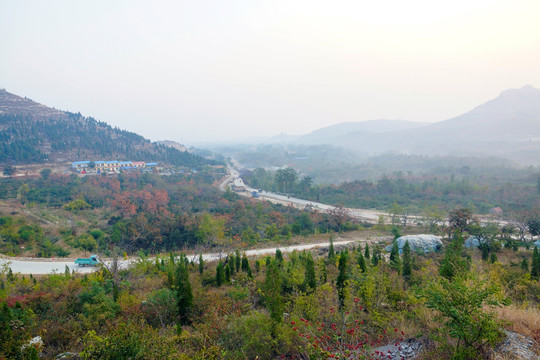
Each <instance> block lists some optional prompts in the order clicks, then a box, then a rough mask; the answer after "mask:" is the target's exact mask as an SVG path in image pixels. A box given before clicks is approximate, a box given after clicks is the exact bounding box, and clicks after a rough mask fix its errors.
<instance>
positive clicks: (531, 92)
mask: <svg viewBox="0 0 540 360" xmlns="http://www.w3.org/2000/svg"><path fill="white" fill-rule="evenodd" d="M516 96H517V97H537V98H540V89H537V88H535V87H534V86H532V85H530V84H527V85H525V86H522V87H521V88H519V89H508V90H504V91H502V92H501V93H500V94H499V97H516Z"/></svg>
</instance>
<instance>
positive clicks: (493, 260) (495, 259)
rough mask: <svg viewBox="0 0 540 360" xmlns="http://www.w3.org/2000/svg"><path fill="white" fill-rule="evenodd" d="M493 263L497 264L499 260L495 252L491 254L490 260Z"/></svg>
mask: <svg viewBox="0 0 540 360" xmlns="http://www.w3.org/2000/svg"><path fill="white" fill-rule="evenodd" d="M489 261H490V262H491V263H492V264H495V263H496V262H497V255H495V253H492V254H491V258H490V260H489Z"/></svg>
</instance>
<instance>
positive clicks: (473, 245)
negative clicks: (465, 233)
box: [465, 236, 480, 248]
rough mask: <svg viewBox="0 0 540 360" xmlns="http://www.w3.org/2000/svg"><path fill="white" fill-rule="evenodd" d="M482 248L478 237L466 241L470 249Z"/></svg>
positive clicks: (470, 237)
mask: <svg viewBox="0 0 540 360" xmlns="http://www.w3.org/2000/svg"><path fill="white" fill-rule="evenodd" d="M479 246H480V240H478V238H477V237H476V236H469V238H468V239H467V240H465V247H468V248H477V247H479Z"/></svg>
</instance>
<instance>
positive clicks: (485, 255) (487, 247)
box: [480, 244, 489, 261]
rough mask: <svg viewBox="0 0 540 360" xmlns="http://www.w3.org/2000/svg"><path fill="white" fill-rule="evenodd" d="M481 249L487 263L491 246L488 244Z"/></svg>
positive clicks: (481, 246) (483, 258)
mask: <svg viewBox="0 0 540 360" xmlns="http://www.w3.org/2000/svg"><path fill="white" fill-rule="evenodd" d="M480 249H481V250H482V260H484V261H487V259H488V258H489V246H488V245H487V244H482V245H480Z"/></svg>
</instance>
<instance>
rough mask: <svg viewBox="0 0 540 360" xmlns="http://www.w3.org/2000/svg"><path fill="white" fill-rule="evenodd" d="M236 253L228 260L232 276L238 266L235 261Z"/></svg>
mask: <svg viewBox="0 0 540 360" xmlns="http://www.w3.org/2000/svg"><path fill="white" fill-rule="evenodd" d="M235 260H236V259H235V257H234V255H231V258H230V259H229V260H228V261H227V264H228V265H229V268H230V269H231V276H233V275H234V272H235V268H236V265H235V264H236V261H235Z"/></svg>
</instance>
